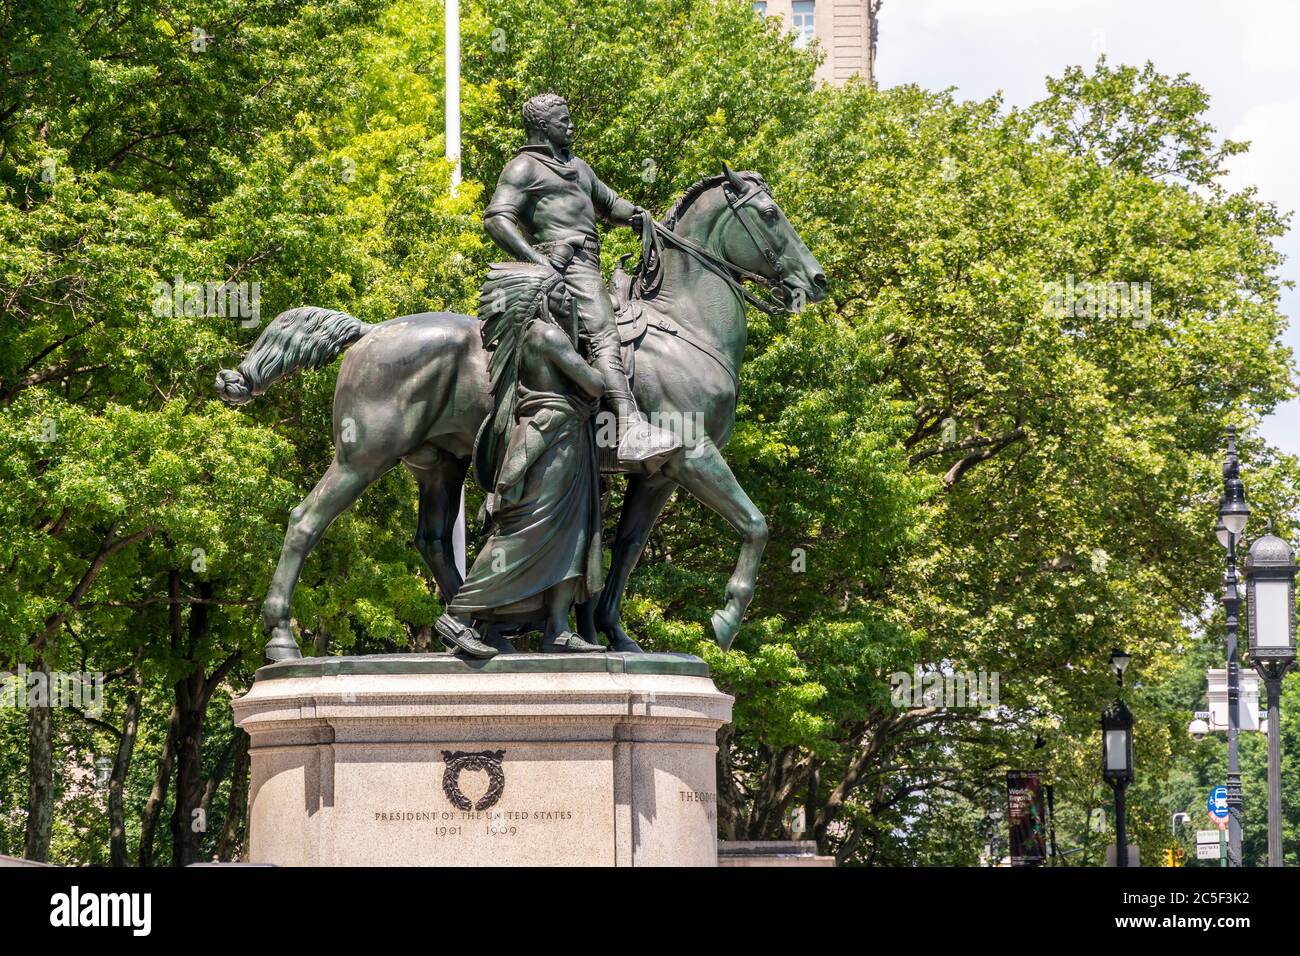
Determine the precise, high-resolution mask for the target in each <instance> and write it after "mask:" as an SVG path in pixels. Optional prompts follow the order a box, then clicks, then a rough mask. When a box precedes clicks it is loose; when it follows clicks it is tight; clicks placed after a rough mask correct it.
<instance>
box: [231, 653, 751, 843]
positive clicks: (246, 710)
mask: <svg viewBox="0 0 1300 956" xmlns="http://www.w3.org/2000/svg"><path fill="white" fill-rule="evenodd" d="M731 704H732V698H731V697H729V696H727V695H726V694H723V693H721V692H719V691H718V689H717V688H716V687H714V685H713V681H712V680H710V678H709V676H708V667H707V665H705V663H704V662H703V661H701V660H700V659H699V658H697V657H693V656H690V655H685V654H545V655H543V654H510V655H502V656H499V657H496V658H493V659H492V660H489V661H467V660H464V659H461V658H459V657H453V656H451V655H449V654H403V655H388V656H376V657H321V658H306V659H302V660H293V661H284V662H281V663H277V664H271V665H268V666H266V667H263V668H261V669H260V670H259V671H258V672H257V678H256V680H255V682H254V684H253V687H252V689H251V690H250V691H249V692H248V693H247V694H246V695H245V696H244V697H241V698H240V699H239V700H237V701H235V703H234V709H235V722H236V723H237V724H238V725H239V726H240V727H242V728H243V729H244V730H245V731H247V732H248V734H249V736H250V738H251V754H252V786H251V795H250V800H249V821H250V823H249V831H250V832H249V860H250V862H253V863H271V864H275V865H278V866H353V865H357V866H363V865H364V866H376V865H379V866H383V865H396V866H425V865H450V866H466V865H489V866H502V865H538V864H541V865H570V866H572V865H595V866H688V865H689V866H715V865H716V864H717V820H716V816H717V813H716V811H717V807H716V792H717V786H716V763H715V756H716V751H717V744H716V739H717V731H718V729H719V728H720V727H721V726H722V725H723V724H725V723H727V722H728V721H729V720H730V718H731Z"/></svg>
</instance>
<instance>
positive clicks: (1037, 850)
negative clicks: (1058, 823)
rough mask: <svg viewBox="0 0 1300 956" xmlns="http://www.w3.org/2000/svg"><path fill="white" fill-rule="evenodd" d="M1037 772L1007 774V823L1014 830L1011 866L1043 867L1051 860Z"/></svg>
mask: <svg viewBox="0 0 1300 956" xmlns="http://www.w3.org/2000/svg"><path fill="white" fill-rule="evenodd" d="M1038 778H1039V774H1038V771H1036V770H1011V771H1008V772H1007V824H1008V826H1009V828H1010V830H1011V865H1012V866H1039V865H1040V864H1042V862H1043V861H1044V860H1046V859H1047V824H1046V819H1047V818H1046V815H1045V814H1044V813H1043V788H1042V785H1041V784H1040V782H1039V779H1038Z"/></svg>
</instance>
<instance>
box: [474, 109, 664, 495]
mask: <svg viewBox="0 0 1300 956" xmlns="http://www.w3.org/2000/svg"><path fill="white" fill-rule="evenodd" d="M523 116H524V131H525V133H526V134H527V137H528V143H527V144H526V145H525V146H523V147H522V148H521V149H520V150H519V152H518V154H517V155H516V156H515V157H514V158H513V159H511V160H510V162H508V163H507V164H506V166H505V169H503V170H502V171H501V177H500V179H499V180H498V182H497V188H496V192H495V193H493V195H492V201H491V203H489V204H488V207H487V210H486V212H485V213H484V214H483V228H484V229H485V230H486V231H487V234H488V235H489V236H491V237H492V239H493V241H494V242H496V244H497V245H498V246H500V247H501V248H502V249H503V250H505V251H506V252H507V253H509V254H510V255H512V256H514V257H515V258H516V259H518V260H519V261H521V262H534V263H537V264H538V265H542V266H545V267H547V268H548V269H551V270H553V271H555V272H557V273H562V275H563V280H564V287H565V289H566V290H567V291H568V293H569V295H570V296H571V297H572V300H573V303H574V307H575V309H576V311H577V315H578V321H579V323H580V326H581V331H582V338H583V339H584V341H585V343H586V345H587V350H588V353H589V354H588V358H589V360H590V361H591V364H592V365H593V366H595V368H596V370H597V371H598V372H600V375H601V379H602V380H603V381H604V384H605V400H606V401H608V402H609V404H610V405H612V406H613V410H614V414H615V416H616V418H617V424H618V432H617V434H618V459H619V463H620V464H622V465H624V466H629V467H634V468H636V469H637V470H647V471H652V470H654V468H655V467H657V466H658V464H661V463H662V462H663V461H664V460H665V459H666V458H668V457H669V456H670V455H671V454H672V453H673V452H674V451H676V450H677V449H679V448H680V447H681V441H680V440H679V439H678V438H677V437H676V436H675V435H673V434H672V433H671V432H668V431H666V430H664V429H660V428H658V427H656V426H654V425H651V424H649V423H648V422H646V421H644V420H643V419H642V418H641V415H640V413H639V412H638V410H637V406H636V401H635V400H634V399H633V398H632V391H631V389H630V388H629V386H628V380H627V373H626V372H625V371H624V368H623V360H622V356H621V354H620V349H619V337H618V326H617V320H616V318H615V315H614V308H613V305H612V303H611V302H610V298H609V292H608V291H607V290H606V288H605V280H604V279H603V278H602V277H601V274H600V237H599V235H598V234H597V232H596V217H597V216H599V217H600V218H602V219H604V220H605V221H607V222H610V223H613V224H614V225H620V226H634V225H638V224H639V223H640V222H641V221H642V217H647V216H649V213H648V212H646V211H645V210H644V209H641V208H640V207H638V206H634V205H632V203H630V202H628V201H627V200H626V199H622V198H620V197H619V196H618V195H617V194H616V193H615V192H614V190H612V189H611V188H610V187H608V186H606V185H605V184H604V183H603V182H601V181H600V179H598V178H597V177H596V174H595V173H594V172H592V169H591V167H590V166H588V165H587V164H586V163H585V162H583V161H582V160H581V159H579V158H578V157H577V156H574V155H573V154H572V153H571V152H570V151H569V148H570V147H571V146H572V145H573V120H572V118H571V117H570V116H569V107H568V105H567V104H566V103H565V101H564V100H563V99H562V98H561V97H559V96H557V95H555V94H554V93H543V94H541V95H540V96H534V97H533V98H532V99H530V100H529V101H528V102H526V103H525V104H524V109H523ZM534 243H535V244H536V248H534ZM566 262H567V263H568V264H567V266H565V265H564V263H566Z"/></svg>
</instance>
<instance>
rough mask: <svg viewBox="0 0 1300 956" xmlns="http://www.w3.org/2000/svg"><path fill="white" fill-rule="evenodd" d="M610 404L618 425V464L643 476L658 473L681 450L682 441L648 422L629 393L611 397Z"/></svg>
mask: <svg viewBox="0 0 1300 956" xmlns="http://www.w3.org/2000/svg"><path fill="white" fill-rule="evenodd" d="M610 404H612V405H613V406H614V415H615V417H616V419H617V422H618V463H619V464H620V465H622V466H624V467H628V468H634V469H636V470H637V471H642V470H644V471H645V472H646V473H650V472H654V471H657V470H658V469H659V468H660V466H662V465H663V463H664V462H665V461H667V460H668V459H669V458H671V457H672V456H673V454H674V453H675V452H677V451H680V450H681V448H682V440H681V439H680V438H678V437H677V436H676V435H674V434H673V433H672V432H670V431H668V430H667V429H664V428H660V427H659V426H658V425H653V424H651V423H650V422H648V421H647V420H646V419H645V418H644V416H642V415H641V413H640V411H639V410H638V409H637V407H636V400H635V399H633V398H632V395H631V392H630V391H629V392H627V393H624V394H623V395H618V396H614V397H613V398H612V399H611V402H610Z"/></svg>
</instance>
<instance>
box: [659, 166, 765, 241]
mask: <svg viewBox="0 0 1300 956" xmlns="http://www.w3.org/2000/svg"><path fill="white" fill-rule="evenodd" d="M736 175H737V176H739V177H740V178H741V179H747V180H749V181H750V182H751V183H754V184H755V185H756V186H762V187H763V188H764V189H766V188H767V182H766V180H764V179H763V177H762V176H760V175H759V174H758V173H756V172H752V171H745V172H740V173H737V174H736ZM726 178H727V177H726V176H724V175H722V174H721V173H719V174H718V175H716V176H705V177H704V178H703V179H701V180H698V181H697V182H694V183H692V184H691V185H690V186H688V187H687V188H686V192H684V193H682V198H681V199H679V200H677V202H676V203H674V204H673V208H671V209H669V210H668V215H666V216H664V225H665V226H666V227H667V228H669V229H675V228H676V227H677V222H678V220H679V219H681V218H682V216H684V215H686V210H688V209H690V208H691V203H693V202H695V200H697V199H699V198H700V196H702V195H704V193H706V192H708V191H709V190H710V189H712V188H713V187H714V186H717V185H720V184H721V183H722V182H723V181H724V180H725V179H726Z"/></svg>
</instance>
